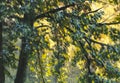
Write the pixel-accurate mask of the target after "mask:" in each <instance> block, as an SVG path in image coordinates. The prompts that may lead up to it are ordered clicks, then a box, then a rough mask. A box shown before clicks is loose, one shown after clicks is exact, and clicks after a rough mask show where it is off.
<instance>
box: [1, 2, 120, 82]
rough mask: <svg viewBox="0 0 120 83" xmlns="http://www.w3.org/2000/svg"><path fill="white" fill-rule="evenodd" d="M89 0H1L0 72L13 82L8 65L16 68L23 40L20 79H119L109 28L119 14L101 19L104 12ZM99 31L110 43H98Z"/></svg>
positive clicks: (119, 52) (117, 38)
mask: <svg viewBox="0 0 120 83" xmlns="http://www.w3.org/2000/svg"><path fill="white" fill-rule="evenodd" d="M94 1H96V0H88V1H85V0H5V1H4V0H3V1H2V2H1V3H0V21H1V22H3V23H4V24H3V25H4V27H3V42H4V43H3V55H4V56H5V57H4V58H3V59H4V62H5V64H4V65H5V67H6V72H5V74H6V75H9V76H10V77H11V78H13V80H14V78H15V75H11V71H9V70H10V69H9V68H11V69H15V70H17V67H18V66H17V64H16V62H18V61H19V58H18V56H19V52H20V50H22V49H21V43H22V42H21V40H22V38H25V39H26V42H25V50H24V52H26V53H27V54H28V55H26V56H28V68H27V79H26V81H25V83H27V82H28V83H33V82H34V83H113V82H115V83H119V82H120V69H119V68H118V66H116V65H115V64H114V63H117V62H119V58H120V30H118V29H116V28H114V27H117V26H109V25H114V24H120V20H119V15H118V16H117V17H116V19H115V21H114V22H110V23H108V22H106V23H101V22H100V20H101V19H102V16H103V15H104V11H102V10H101V9H98V10H92V8H91V4H92V2H94ZM110 2H111V3H113V2H114V3H117V4H118V1H117V0H113V1H110ZM96 3H97V2H96ZM25 17H26V18H27V19H25ZM23 20H24V21H23ZM102 35H104V36H106V38H108V39H109V40H110V41H111V42H109V43H106V42H104V41H101V40H102V38H105V37H104V36H102ZM108 39H104V40H106V41H107V40H108ZM119 65H120V64H119ZM14 73H16V72H14Z"/></svg>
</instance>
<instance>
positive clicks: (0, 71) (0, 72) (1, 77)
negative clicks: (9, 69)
mask: <svg viewBox="0 0 120 83" xmlns="http://www.w3.org/2000/svg"><path fill="white" fill-rule="evenodd" d="M3 63H4V62H3V55H2V22H0V83H4V82H5V74H4V64H3Z"/></svg>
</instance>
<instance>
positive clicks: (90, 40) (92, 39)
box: [84, 37, 111, 47]
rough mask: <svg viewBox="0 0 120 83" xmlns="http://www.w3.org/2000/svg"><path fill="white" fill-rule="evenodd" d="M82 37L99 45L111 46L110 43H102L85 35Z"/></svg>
mask: <svg viewBox="0 0 120 83" xmlns="http://www.w3.org/2000/svg"><path fill="white" fill-rule="evenodd" d="M84 38H85V39H87V40H89V41H91V42H93V43H96V44H99V45H101V46H107V47H110V46H111V45H108V44H104V43H101V42H98V41H95V40H93V39H90V38H87V37H84Z"/></svg>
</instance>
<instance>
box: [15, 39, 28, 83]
mask: <svg viewBox="0 0 120 83" xmlns="http://www.w3.org/2000/svg"><path fill="white" fill-rule="evenodd" d="M25 46H26V39H25V38H22V46H21V52H20V57H19V64H18V70H17V75H16V79H15V83H24V81H25V77H26V68H27V61H28V54H27V51H25Z"/></svg>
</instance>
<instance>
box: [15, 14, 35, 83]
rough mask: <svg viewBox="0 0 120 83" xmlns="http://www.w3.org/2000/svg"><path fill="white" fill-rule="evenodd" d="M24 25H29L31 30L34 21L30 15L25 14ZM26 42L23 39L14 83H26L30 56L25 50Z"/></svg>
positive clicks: (25, 39)
mask: <svg viewBox="0 0 120 83" xmlns="http://www.w3.org/2000/svg"><path fill="white" fill-rule="evenodd" d="M23 23H26V24H28V26H30V28H31V27H32V26H33V21H31V17H30V16H29V14H24V19H23ZM26 41H27V38H25V37H23V38H22V46H21V52H20V56H19V64H18V69H17V74H16V78H15V81H14V83H24V82H25V79H26V69H27V63H28V56H29V54H28V53H29V52H28V50H27V51H26V49H25V47H26Z"/></svg>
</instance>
